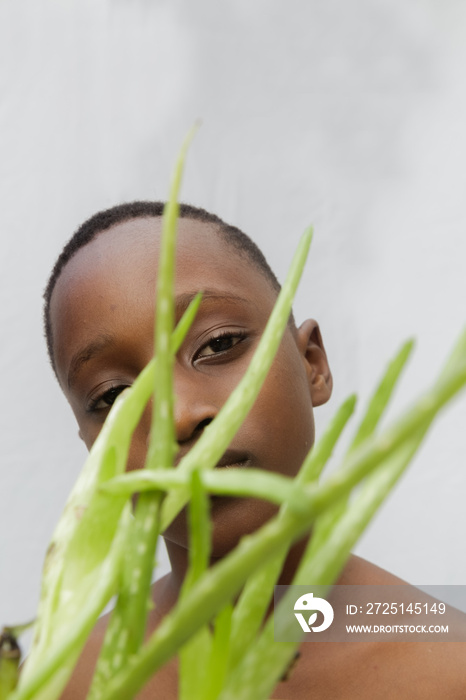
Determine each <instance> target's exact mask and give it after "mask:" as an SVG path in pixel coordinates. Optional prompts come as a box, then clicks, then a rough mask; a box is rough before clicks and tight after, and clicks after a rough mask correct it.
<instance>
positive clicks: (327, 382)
mask: <svg viewBox="0 0 466 700" xmlns="http://www.w3.org/2000/svg"><path fill="white" fill-rule="evenodd" d="M297 342H298V348H299V350H300V352H301V356H302V357H303V359H304V362H305V367H306V373H307V377H308V382H309V390H310V392H311V400H312V405H313V406H321V405H322V404H324V403H326V402H327V401H328V400H329V398H330V396H331V393H332V387H333V379H332V373H331V372H330V367H329V366H328V361H327V355H326V353H325V348H324V344H323V342H322V336H321V334H320V330H319V325H318V324H317V322H316V321H314V320H313V319H308V320H307V321H304V323H303V324H302V325H301V326H300V327H299V328H298V329H297Z"/></svg>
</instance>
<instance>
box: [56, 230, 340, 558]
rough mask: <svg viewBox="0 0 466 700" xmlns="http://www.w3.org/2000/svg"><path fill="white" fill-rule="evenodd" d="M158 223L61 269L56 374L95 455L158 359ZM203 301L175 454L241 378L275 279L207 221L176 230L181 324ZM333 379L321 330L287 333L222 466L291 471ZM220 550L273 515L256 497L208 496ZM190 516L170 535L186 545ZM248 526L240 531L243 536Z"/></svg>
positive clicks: (137, 445)
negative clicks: (126, 392)
mask: <svg viewBox="0 0 466 700" xmlns="http://www.w3.org/2000/svg"><path fill="white" fill-rule="evenodd" d="M160 230H161V220H160V219H155V218H153V219H135V220H131V221H128V222H125V223H123V224H119V225H117V226H115V227H113V228H112V229H110V230H108V231H105V232H102V233H100V234H99V235H98V236H97V238H96V239H95V240H94V241H92V242H91V243H90V244H88V245H87V246H85V247H84V248H82V249H81V250H79V251H78V252H77V254H76V255H75V256H74V257H73V258H72V259H71V260H70V262H69V263H68V264H67V265H66V267H65V268H64V270H63V272H62V274H61V276H60V278H59V279H58V282H57V285H56V287H55V290H54V292H53V295H52V301H51V322H52V329H53V338H54V345H53V347H54V354H55V360H56V368H57V374H58V378H59V381H60V384H61V386H62V389H63V391H64V392H65V394H66V396H67V398H68V400H69V402H70V404H71V407H72V409H73V412H74V414H75V416H76V419H77V421H78V424H79V431H80V435H81V437H82V439H83V440H84V442H85V443H86V445H87V447H88V448H90V447H91V445H92V443H93V442H94V440H95V438H96V437H97V435H98V433H99V431H100V429H101V427H102V424H103V421H104V419H105V417H106V415H107V413H108V410H109V406H110V405H111V403H112V402H113V400H114V398H115V396H116V395H117V394H118V393H119V392H120V391H122V390H123V389H124V388H125V387H127V386H129V385H131V384H132V383H133V382H134V380H135V378H136V377H137V375H138V374H139V372H141V370H142V369H143V368H144V367H145V366H146V364H147V363H148V362H149V360H150V358H151V356H152V352H153V318H154V294H155V283H156V277H157V273H156V271H157V264H158V252H159V241H160ZM199 290H203V291H204V298H203V301H202V304H201V307H200V310H199V312H198V314H197V317H196V319H195V321H194V323H193V325H192V327H191V329H190V331H189V333H188V335H187V337H186V340H185V342H184V343H183V346H182V347H181V349H180V351H179V352H178V355H177V360H176V364H175V374H174V382H175V422H176V433H177V440H178V443H179V446H180V450H179V455H178V456H179V457H181V456H183V455H184V454H185V453H186V452H187V451H188V450H189V449H190V448H191V447H192V445H193V444H194V443H195V442H196V440H197V439H198V437H199V436H200V434H201V433H202V430H203V428H204V427H205V425H207V423H208V422H210V421H211V420H212V419H213V418H215V416H216V415H217V413H218V412H219V410H220V408H221V407H222V406H223V404H224V403H225V401H226V400H227V398H228V396H229V395H230V394H231V392H232V390H233V389H234V387H235V386H236V385H237V384H238V382H239V380H240V378H241V377H242V375H243V374H244V372H245V370H246V368H247V366H248V364H249V362H250V360H251V358H252V355H253V353H254V350H255V349H256V347H257V344H258V342H259V339H260V336H261V334H262V332H263V330H264V328H265V325H266V322H267V320H268V318H269V315H270V312H271V310H272V308H273V305H274V303H275V300H276V293H275V292H274V290H273V289H272V286H271V284H270V282H269V281H268V280H267V279H266V278H265V277H264V275H263V274H262V273H261V272H259V271H258V269H257V268H256V267H255V266H254V265H253V263H251V262H250V261H249V259H248V258H245V257H243V256H242V255H240V254H239V253H237V252H235V251H234V249H233V248H231V247H230V246H228V245H227V244H226V243H225V242H224V241H223V240H222V239H221V238H220V237H219V236H217V235H216V234H215V232H214V228H213V227H212V226H211V225H210V224H205V223H202V222H199V221H194V220H190V219H181V220H180V222H179V237H178V246H177V268H176V299H177V320H178V319H179V318H180V316H181V314H182V312H183V310H184V309H185V308H186V306H187V304H188V303H189V301H190V300H191V298H192V297H193V296H194V295H195V294H196V293H197V292H198V291H199ZM330 391H331V377H330V374H329V371H328V366H327V362H326V358H325V353H324V350H323V348H322V345H321V341H320V336H319V333H318V329H316V325H315V323H314V322H312V321H308V322H306V323H305V324H303V325H302V326H301V328H299V329H298V330H295V329H293V328H292V327H291V326H289V327H288V328H287V330H286V332H285V335H284V338H283V341H282V343H281V345H280V349H279V351H278V354H277V356H276V359H275V361H274V363H273V365H272V369H271V371H270V373H269V376H268V377H267V379H266V381H265V384H264V386H263V388H262V390H261V392H260V395H259V397H258V399H257V400H256V402H255V404H254V406H253V408H252V410H251V412H250V413H249V415H248V417H247V418H246V420H245V422H244V424H243V425H242V427H241V428H240V430H239V432H238V433H237V435H236V436H235V438H234V439H233V442H232V444H231V445H230V447H229V450H228V451H227V453H226V454H225V456H224V458H223V459H222V461H221V464H220V466H227V465H230V466H231V465H234V466H241V467H243V468H244V470H245V478H247V468H248V467H255V468H260V469H266V470H270V471H275V472H281V473H283V474H288V475H294V474H295V473H296V472H297V470H298V469H299V467H300V465H301V463H302V461H303V459H304V457H305V455H306V454H307V452H308V450H309V449H310V447H311V445H312V443H313V441H314V420H313V412H312V408H313V403H314V405H318V404H320V403H323V402H324V401H326V400H327V398H328V396H329V394H330ZM149 425H150V407H149V408H148V409H147V410H146V412H145V413H144V416H143V418H142V420H141V423H140V425H139V427H138V428H137V430H136V432H135V435H134V438H133V443H132V448H131V453H130V461H129V469H138V468H140V467H142V466H143V464H144V459H145V454H146V448H147V436H148V431H149ZM213 512H214V521H215V541H214V546H215V547H216V549H217V550H218V553H219V554H220V553H221V551H220V550H222V549H223V548H226V549H227V548H229V547H230V546H231V545H232V544H234V543H235V541H236V539H237V537H238V535H239V534H241V533H244V531H251V530H253V529H255V528H256V527H257V526H258V525H259V524H260V523H262V522H263V521H264V519H266V518H267V517H269V516H270V514H271V513H272V512H273V509H272V507H271V506H269V505H267V504H263V503H260V504H259V503H258V502H257V501H254V500H253V499H242V500H241V501H238V499H228V498H222V499H213ZM182 520H183V518H178V519H177V521H175V523H174V524H173V525H172V527H171V529H170V532H168V533H167V537H168V539H170V537H172V538H173V539H174V540H175V541H179V542H181V543H182V542H184V541H185V532H184V530H185V528H184V525H183V523H182ZM239 530H241V533H239Z"/></svg>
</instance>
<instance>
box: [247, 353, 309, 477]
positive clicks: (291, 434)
mask: <svg viewBox="0 0 466 700" xmlns="http://www.w3.org/2000/svg"><path fill="white" fill-rule="evenodd" d="M250 425H251V427H252V428H254V430H255V432H256V435H257V437H258V438H259V439H261V441H262V443H263V444H264V449H265V451H266V460H267V463H268V464H270V468H271V469H272V470H274V471H275V470H278V471H281V472H283V473H287V474H295V473H296V472H297V471H298V469H299V467H300V466H301V464H302V462H303V460H304V458H305V456H306V455H307V453H308V452H309V450H310V449H311V447H312V445H313V443H314V416H313V410H312V402H311V397H310V393H309V390H308V387H307V378H306V373H305V371H304V368H303V366H302V365H301V364H299V365H292V366H291V367H290V365H289V362H288V363H287V364H286V366H284V362H282V361H281V360H280V357H278V358H277V360H276V361H275V363H274V365H273V366H272V370H271V372H270V374H269V376H268V378H267V380H266V382H265V384H264V386H263V388H262V391H261V393H260V395H259V397H258V399H257V401H256V404H255V405H254V407H253V410H252V412H251V414H250Z"/></svg>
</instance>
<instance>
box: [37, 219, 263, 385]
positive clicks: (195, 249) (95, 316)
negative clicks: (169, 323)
mask: <svg viewBox="0 0 466 700" xmlns="http://www.w3.org/2000/svg"><path fill="white" fill-rule="evenodd" d="M161 225H162V222H161V219H160V218H144V219H142V218H139V219H132V220H130V221H126V222H124V223H121V224H118V225H116V226H114V227H112V228H111V229H108V230H107V231H103V232H101V233H100V234H98V235H97V236H96V238H95V239H94V240H93V241H91V242H90V243H88V244H87V245H85V246H83V248H81V249H80V250H79V251H78V252H77V253H76V254H75V255H74V256H73V258H71V260H70V261H69V262H68V263H67V264H66V266H65V267H64V269H63V271H62V273H61V275H60V277H59V278H58V280H57V283H56V286H55V289H54V292H53V294H52V298H51V304H50V318H51V324H52V334H53V348H54V356H55V361H56V365H57V371H58V374H59V379H60V381H61V382H62V376H61V374H62V372H63V371H65V370H66V367H67V365H68V364H69V359H70V356H71V355H72V354H73V352H74V351H76V349H77V348H78V346H80V345H86V344H89V343H92V342H93V341H94V340H95V339H96V338H98V337H104V336H108V335H109V334H111V335H115V333H118V332H120V331H121V333H125V332H127V331H128V332H129V331H130V327H131V326H135V325H140V324H147V323H148V322H151V323H153V310H154V296H155V285H156V279H157V265H158V258H159V249H160V237H161ZM202 290H208V291H209V295H212V296H214V295H215V294H216V293H218V295H219V298H221V297H222V295H223V296H224V297H225V298H226V297H228V296H231V297H232V298H233V297H238V298H239V299H243V300H244V303H246V304H251V305H254V306H256V307H257V308H261V309H262V310H263V312H264V313H267V314H268V313H269V312H270V310H271V308H272V306H273V303H274V301H275V297H276V293H275V292H274V290H273V289H272V286H271V284H270V283H269V281H268V280H267V279H266V277H265V275H264V274H262V272H261V271H259V270H258V269H257V267H256V266H255V265H254V264H253V263H252V262H251V261H250V259H249V258H248V257H247V256H246V255H243V254H241V253H240V252H239V251H237V250H236V249H235V248H234V247H233V246H230V245H228V243H227V242H226V241H225V240H224V239H223V238H222V237H221V236H219V235H218V234H217V233H216V227H215V226H214V225H212V224H209V223H204V222H200V221H196V220H192V219H180V220H179V223H178V241H177V258H176V283H175V293H176V295H177V296H181V297H183V296H184V297H187V296H189V295H191V294H195V293H196V292H197V291H202ZM238 303H239V302H238Z"/></svg>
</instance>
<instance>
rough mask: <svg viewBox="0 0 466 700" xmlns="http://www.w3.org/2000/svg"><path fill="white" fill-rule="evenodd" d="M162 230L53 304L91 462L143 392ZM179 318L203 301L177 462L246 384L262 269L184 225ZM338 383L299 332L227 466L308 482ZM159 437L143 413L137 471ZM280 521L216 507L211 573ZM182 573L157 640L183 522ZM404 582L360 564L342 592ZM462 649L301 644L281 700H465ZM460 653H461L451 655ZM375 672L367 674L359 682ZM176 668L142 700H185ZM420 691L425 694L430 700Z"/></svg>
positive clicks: (105, 256)
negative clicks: (322, 418) (140, 384)
mask: <svg viewBox="0 0 466 700" xmlns="http://www.w3.org/2000/svg"><path fill="white" fill-rule="evenodd" d="M160 224H161V222H160V220H159V219H135V220H132V221H129V222H125V223H123V224H119V225H116V226H114V227H113V228H112V229H109V230H108V231H105V232H103V233H101V234H99V236H98V237H97V238H96V239H95V240H94V241H92V242H91V243H90V244H88V245H87V246H85V247H84V248H82V249H81V250H80V251H78V253H77V254H76V255H75V256H74V257H73V258H72V260H71V261H69V263H68V264H67V265H66V267H65V268H64V270H63V272H62V274H61V276H60V278H59V279H58V282H57V285H56V288H55V290H54V293H53V295H52V300H51V321H52V329H53V337H54V344H53V348H54V356H55V362H56V369H57V375H58V379H59V382H60V384H61V387H62V389H63V391H64V393H65V395H66V397H67V399H68V401H69V403H70V405H71V407H72V410H73V412H74V414H75V416H76V419H77V422H78V425H79V432H80V436H81V437H82V439H83V440H84V442H85V444H86V445H87V447H88V448H90V447H91V445H92V444H93V442H94V440H95V438H96V437H97V435H98V433H99V431H100V429H101V427H102V423H103V421H104V420H105V417H106V415H107V413H108V410H109V407H110V405H111V404H112V403H113V401H114V400H115V397H116V396H117V395H118V393H120V392H121V391H122V390H123V389H124V388H125V387H126V386H129V385H131V384H132V382H133V381H134V380H135V378H136V377H137V375H138V374H139V372H140V371H141V370H142V369H143V368H144V367H145V365H146V364H147V363H148V362H149V360H150V358H151V356H152V352H153V315H154V294H155V283H156V270H157V260H158V251H159V241H160V230H161V226H160ZM177 251H178V252H177V256H178V257H177V270H176V290H175V292H176V298H177V318H179V317H180V315H181V313H182V311H183V310H184V308H185V307H186V305H187V303H188V302H189V300H190V298H192V296H193V295H194V294H195V293H196V292H197V291H199V290H204V292H205V294H204V300H203V302H202V305H201V309H200V311H199V313H198V315H197V317H196V319H195V321H194V324H193V326H192V328H191V330H190V331H189V333H188V336H187V338H186V340H185V342H184V343H183V346H182V348H181V349H180V351H179V353H178V355H177V359H176V363H175V372H174V381H175V397H176V398H175V424H176V437H177V441H178V445H179V453H178V456H177V458H178V459H180V458H181V457H182V456H183V455H184V454H186V452H187V451H189V449H190V448H191V447H192V446H193V444H194V443H195V442H196V441H197V440H198V438H199V436H200V435H201V434H202V431H203V429H204V427H205V426H206V425H207V424H208V423H209V422H210V421H211V420H213V419H214V418H215V416H216V415H217V413H218V411H219V410H220V408H221V407H222V406H223V404H224V403H225V401H226V399H227V398H228V396H229V395H230V393H231V391H232V390H233V388H234V387H235V386H236V385H237V383H238V381H239V380H240V378H241V377H242V375H243V374H244V372H245V369H246V367H247V366H248V364H249V362H250V360H251V357H252V355H253V353H254V350H255V348H256V347H257V343H258V341H259V338H260V336H261V334H262V332H263V330H264V327H265V324H266V322H267V319H268V317H269V315H270V311H271V309H272V307H273V305H274V303H275V300H276V292H275V290H274V289H273V287H272V285H271V283H270V281H269V280H268V279H267V278H266V277H265V275H264V274H262V273H261V272H259V271H258V269H257V268H256V267H255V266H254V265H253V264H252V263H251V261H250V260H249V259H248V258H246V257H244V256H243V255H241V254H240V253H238V252H237V251H235V250H233V249H232V248H230V247H229V246H228V245H227V244H226V243H225V242H224V241H223V240H222V239H221V238H220V237H219V236H217V235H216V233H215V228H214V227H213V226H212V225H211V224H205V223H202V222H199V221H193V220H189V219H182V220H181V221H180V223H179V240H178V248H177ZM331 390H332V377H331V373H330V370H329V367H328V363H327V358H326V354H325V350H324V347H323V344H322V340H321V336H320V332H319V328H318V326H317V324H316V322H315V321H313V320H308V321H305V322H304V323H303V324H302V325H301V326H300V327H299V328H295V326H294V325H293V324H291V323H290V324H289V325H288V327H287V329H286V331H285V335H284V338H283V340H282V343H281V345H280V348H279V351H278V353H277V356H276V358H275V360H274V363H273V365H272V369H271V371H270V373H269V375H268V377H267V379H266V381H265V383H264V386H263V388H262V390H261V392H260V395H259V397H258V399H257V400H256V402H255V404H254V406H253V408H252V410H251V412H250V413H249V415H248V417H247V418H246V420H245V422H244V424H243V426H242V427H241V428H240V430H239V432H238V433H237V435H236V436H235V438H234V440H233V442H232V444H231V445H230V447H229V449H228V451H227V452H226V453H225V455H224V457H223V458H222V460H221V462H220V464H219V466H220V467H225V466H233V465H234V466H240V467H242V468H244V469H245V478H247V469H248V467H255V468H260V469H266V470H269V471H275V472H280V473H283V474H286V475H289V476H293V475H295V474H296V473H297V471H298V469H299V467H300V466H301V463H302V461H303V459H304V457H305V455H306V454H307V452H308V451H309V449H310V447H311V446H312V444H313V442H314V419H313V408H314V407H315V406H319V405H321V404H323V403H325V402H326V401H327V400H328V399H329V397H330V394H331ZM149 425H150V407H148V409H147V410H146V411H145V413H144V415H143V417H142V419H141V422H140V425H139V426H138V428H137V430H136V432H135V434H134V437H133V442H132V448H131V453H130V460H129V469H138V468H140V467H141V466H142V465H143V463H144V458H145V454H146V448H147V436H148V431H149ZM274 512H276V511H275V508H274V507H272V506H271V505H270V504H267V503H264V502H262V501H258V500H255V499H233V498H224V499H215V500H214V502H213V509H212V515H213V524H214V528H213V550H212V563H214V562H215V560H216V559H218V558H220V557H222V556H223V555H225V554H226V553H227V552H228V551H229V550H230V549H231V548H232V547H234V546H235V545H236V543H237V542H238V540H239V539H240V537H241V536H243V535H244V534H246V533H248V532H252V531H254V530H256V529H257V528H258V527H260V525H262V524H263V523H265V522H266V521H267V520H268V519H269V518H270V517H271V516H272V515H273V514H274ZM164 537H165V542H166V545H167V550H168V554H169V557H170V562H171V566H172V571H171V573H170V574H168V575H167V576H165V577H164V578H163V579H161V580H160V581H158V582H157V583H156V584H154V586H153V600H154V602H155V604H156V607H155V609H154V610H153V611H152V613H151V615H150V619H149V629H148V633H150V632H152V631H153V629H154V628H155V627H156V626H157V624H158V623H159V621H160V619H161V618H162V617H163V616H164V615H165V614H166V613H167V612H168V611H169V610H170V608H171V607H172V606H173V604H174V603H175V602H176V600H177V597H178V594H179V591H180V587H181V584H182V581H183V578H184V575H185V572H186V568H187V557H188V540H187V531H186V522H185V513H184V511H183V512H182V513H181V514H180V515H179V516H178V517H177V518H176V519H175V521H174V522H173V523H172V525H171V526H170V527H169V528H168V530H167V531H166V532H165V534H164ZM305 544H306V542H305V541H301V542H298V543H296V544H295V545H294V546H293V547H292V549H291V550H290V553H289V555H288V558H287V560H286V563H285V566H284V568H283V571H282V574H281V576H280V583H283V584H287V583H290V582H291V580H292V577H293V574H294V572H295V570H296V568H297V566H298V564H299V561H300V558H301V556H302V553H303V549H304V547H305ZM399 582H400V581H399V580H398V579H396V578H395V577H393V576H391V575H390V574H388V573H387V572H384V571H382V570H381V569H378V568H377V567H374V566H373V565H371V564H369V563H368V562H364V561H363V560H361V559H359V558H357V557H352V558H351V559H350V561H349V562H348V564H347V566H346V568H345V570H344V571H343V573H342V576H341V579H340V583H346V584H369V583H373V584H379V585H381V584H386V585H390V584H395V583H399ZM105 625H106V620H105V619H103V620H101V621H100V622H99V623H98V625H97V627H96V629H95V631H94V634H93V636H92V638H91V640H90V641H89V643H88V644H87V646H86V649H85V651H84V653H83V655H82V658H81V660H80V662H79V664H78V668H77V670H76V672H75V674H74V676H73V678H72V680H71V682H70V684H69V686H68V688H67V690H66V692H65V694H64V695H63V698H64V700H78V699H79V700H81V699H82V698H84V697H85V692H86V690H87V688H88V685H89V681H90V678H91V675H92V669H93V667H94V664H95V661H96V657H97V654H98V649H99V647H100V644H101V643H102V639H103V634H104V630H105ZM462 646H463V645H458V644H433V645H429V644H412V643H411V644H410V643H404V644H389V643H384V644H379V645H377V644H366V643H364V644H362V643H359V644H336V643H332V644H302V645H301V647H302V649H301V653H302V656H301V659H300V661H299V663H298V664H297V666H296V668H295V670H294V672H293V674H292V675H291V678H290V680H288V681H287V682H284V683H280V684H279V686H278V687H277V689H276V691H275V697H276V698H283V699H285V698H293V699H295V700H300V698H309V697H311V696H312V697H315V698H332V699H336V698H371V699H372V700H374V699H376V698H390V697H396V698H409V699H410V700H413V699H414V698H417V697H419V698H421V697H422V698H423V699H425V698H440V697H441V698H451V699H454V698H464V689H465V688H466V674H465V673H464V672H463V671H462V670H461V669H462V664H460V663H458V657H459V654H461V655H463V652H462V651H461V650H460V649H459V647H462ZM456 648H458V652H454V653H452V651H454V649H456ZM361 669H364V673H361ZM176 675H177V674H176V660H173V661H172V662H171V663H170V664H168V665H167V667H165V668H164V669H163V670H162V671H160V672H159V673H158V674H157V676H156V677H155V678H154V679H153V680H152V681H151V682H150V683H149V684H148V686H147V687H146V688H145V689H144V691H142V692H141V693H140V695H139V697H140V698H141V699H142V700H145V699H146V698H147V699H149V698H151V699H152V698H153V699H156V698H164V699H166V698H176V685H177V678H176ZM421 691H422V692H421Z"/></svg>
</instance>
